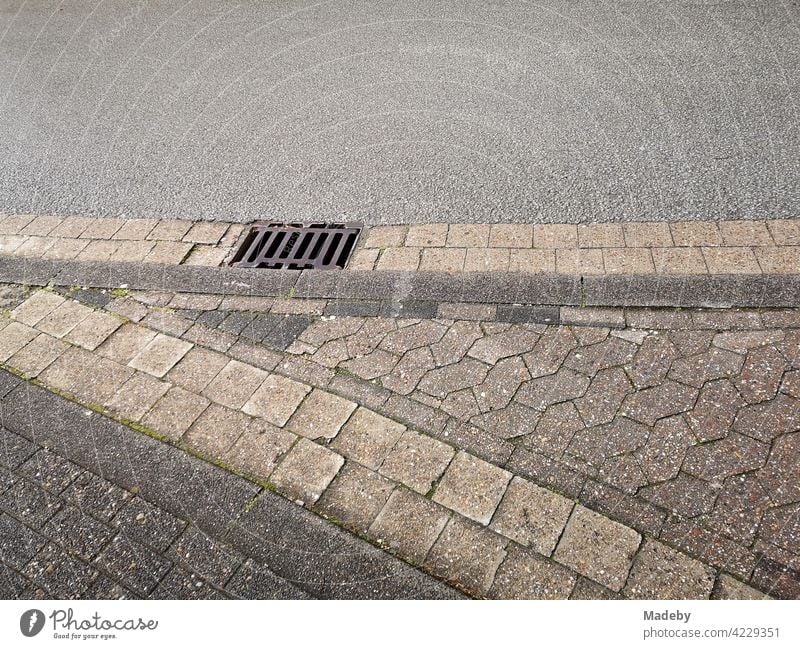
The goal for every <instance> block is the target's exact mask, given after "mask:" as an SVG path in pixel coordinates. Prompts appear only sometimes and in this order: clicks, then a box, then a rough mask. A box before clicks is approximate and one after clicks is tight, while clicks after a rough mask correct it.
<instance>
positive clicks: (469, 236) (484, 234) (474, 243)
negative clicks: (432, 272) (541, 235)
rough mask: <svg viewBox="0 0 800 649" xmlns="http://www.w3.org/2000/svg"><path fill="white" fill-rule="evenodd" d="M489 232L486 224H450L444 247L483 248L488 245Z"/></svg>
mask: <svg viewBox="0 0 800 649" xmlns="http://www.w3.org/2000/svg"><path fill="white" fill-rule="evenodd" d="M489 232H490V226H489V225H486V224H474V223H451V224H450V228H449V229H448V231H447V241H446V243H445V245H446V246H447V247H448V248H485V247H486V246H488V245H489ZM529 247H530V246H529Z"/></svg>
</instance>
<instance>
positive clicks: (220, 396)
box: [202, 360, 267, 410]
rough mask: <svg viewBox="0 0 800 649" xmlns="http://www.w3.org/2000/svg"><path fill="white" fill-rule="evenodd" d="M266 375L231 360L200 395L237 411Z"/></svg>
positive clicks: (261, 371)
mask: <svg viewBox="0 0 800 649" xmlns="http://www.w3.org/2000/svg"><path fill="white" fill-rule="evenodd" d="M266 378H267V373H266V372H265V371H264V370H261V369H259V368H257V367H253V366H251V365H247V364H245V363H242V362H240V361H237V360H231V361H229V362H228V364H227V365H226V366H225V367H224V368H222V370H220V372H219V374H217V375H216V376H215V377H214V378H213V379H212V380H211V382H210V383H209V384H208V385H207V386H206V387H205V388H204V389H203V392H202V394H203V395H204V396H206V397H208V398H209V399H211V400H212V401H216V402H217V403H220V404H222V405H224V406H227V407H228V408H233V409H235V410H238V409H240V408H242V406H244V404H245V403H247V401H248V400H249V399H250V397H251V396H252V395H253V393H254V392H255V391H256V389H257V388H258V387H259V386H261V385H262V384H263V383H264V381H265V379H266Z"/></svg>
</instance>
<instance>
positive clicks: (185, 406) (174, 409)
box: [142, 387, 210, 440]
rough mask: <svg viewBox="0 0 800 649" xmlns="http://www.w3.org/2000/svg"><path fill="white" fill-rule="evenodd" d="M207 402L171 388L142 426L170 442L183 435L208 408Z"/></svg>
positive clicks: (143, 421) (179, 389)
mask: <svg viewBox="0 0 800 649" xmlns="http://www.w3.org/2000/svg"><path fill="white" fill-rule="evenodd" d="M209 403H210V402H209V400H208V399H206V398H205V397H201V396H200V395H197V394H194V393H192V392H187V391H186V390H184V389H183V388H178V387H175V388H172V389H171V390H170V391H169V392H167V394H165V395H164V396H163V397H162V398H161V399H160V400H159V401H158V402H157V403H156V405H155V406H153V408H152V410H150V412H149V413H147V415H146V416H145V417H144V419H142V424H144V425H145V426H147V427H148V428H153V429H154V430H155V431H156V432H158V433H160V434H161V435H164V436H166V437H168V438H170V439H172V440H177V439H179V438H180V437H181V435H183V434H184V433H185V432H186V431H187V430H188V428H189V426H191V425H192V423H193V422H194V421H195V419H197V418H198V417H199V416H200V414H201V413H202V412H203V411H204V410H205V409H206V408H207V407H208V405H209Z"/></svg>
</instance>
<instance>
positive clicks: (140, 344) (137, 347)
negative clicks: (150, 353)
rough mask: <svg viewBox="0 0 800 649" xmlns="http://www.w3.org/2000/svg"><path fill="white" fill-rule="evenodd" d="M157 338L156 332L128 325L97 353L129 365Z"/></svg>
mask: <svg viewBox="0 0 800 649" xmlns="http://www.w3.org/2000/svg"><path fill="white" fill-rule="evenodd" d="M155 337H156V332H155V331H151V330H150V329H146V328H144V327H140V326H139V325H135V324H129V323H126V324H123V325H122V326H121V327H120V328H119V329H117V331H116V332H114V334H112V335H111V337H109V338H108V339H107V340H106V341H105V342H104V343H103V344H102V345H101V346H100V347H98V348H97V350H96V351H97V353H98V354H100V355H101V356H105V357H106V358H110V359H111V360H113V361H116V362H117V363H123V364H125V365H127V364H128V362H129V361H131V360H132V359H133V357H134V356H136V355H137V354H138V353H139V352H141V351H142V350H143V349H144V348H145V347H147V345H148V344H149V343H150V341H152V340H153V338H155Z"/></svg>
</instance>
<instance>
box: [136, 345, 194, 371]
mask: <svg viewBox="0 0 800 649" xmlns="http://www.w3.org/2000/svg"><path fill="white" fill-rule="evenodd" d="M191 348H192V344H191V343H188V342H186V341H184V340H180V339H178V338H174V337H172V336H166V335H164V334H156V336H155V337H154V338H153V339H152V340H150V342H148V343H147V344H146V345H145V347H144V348H143V349H142V350H141V351H140V352H139V353H138V354H136V355H135V356H134V357H133V358H132V359H131V360H130V361H129V362H128V366H129V367H132V368H134V369H137V370H141V371H142V372H147V373H148V374H152V375H153V376H155V377H157V378H161V377H162V376H164V375H165V374H166V373H167V372H169V370H171V369H172V367H173V366H174V365H175V364H176V363H177V362H178V361H179V360H181V359H182V358H183V357H184V356H185V355H186V352H188V351H189V350H190V349H191Z"/></svg>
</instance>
